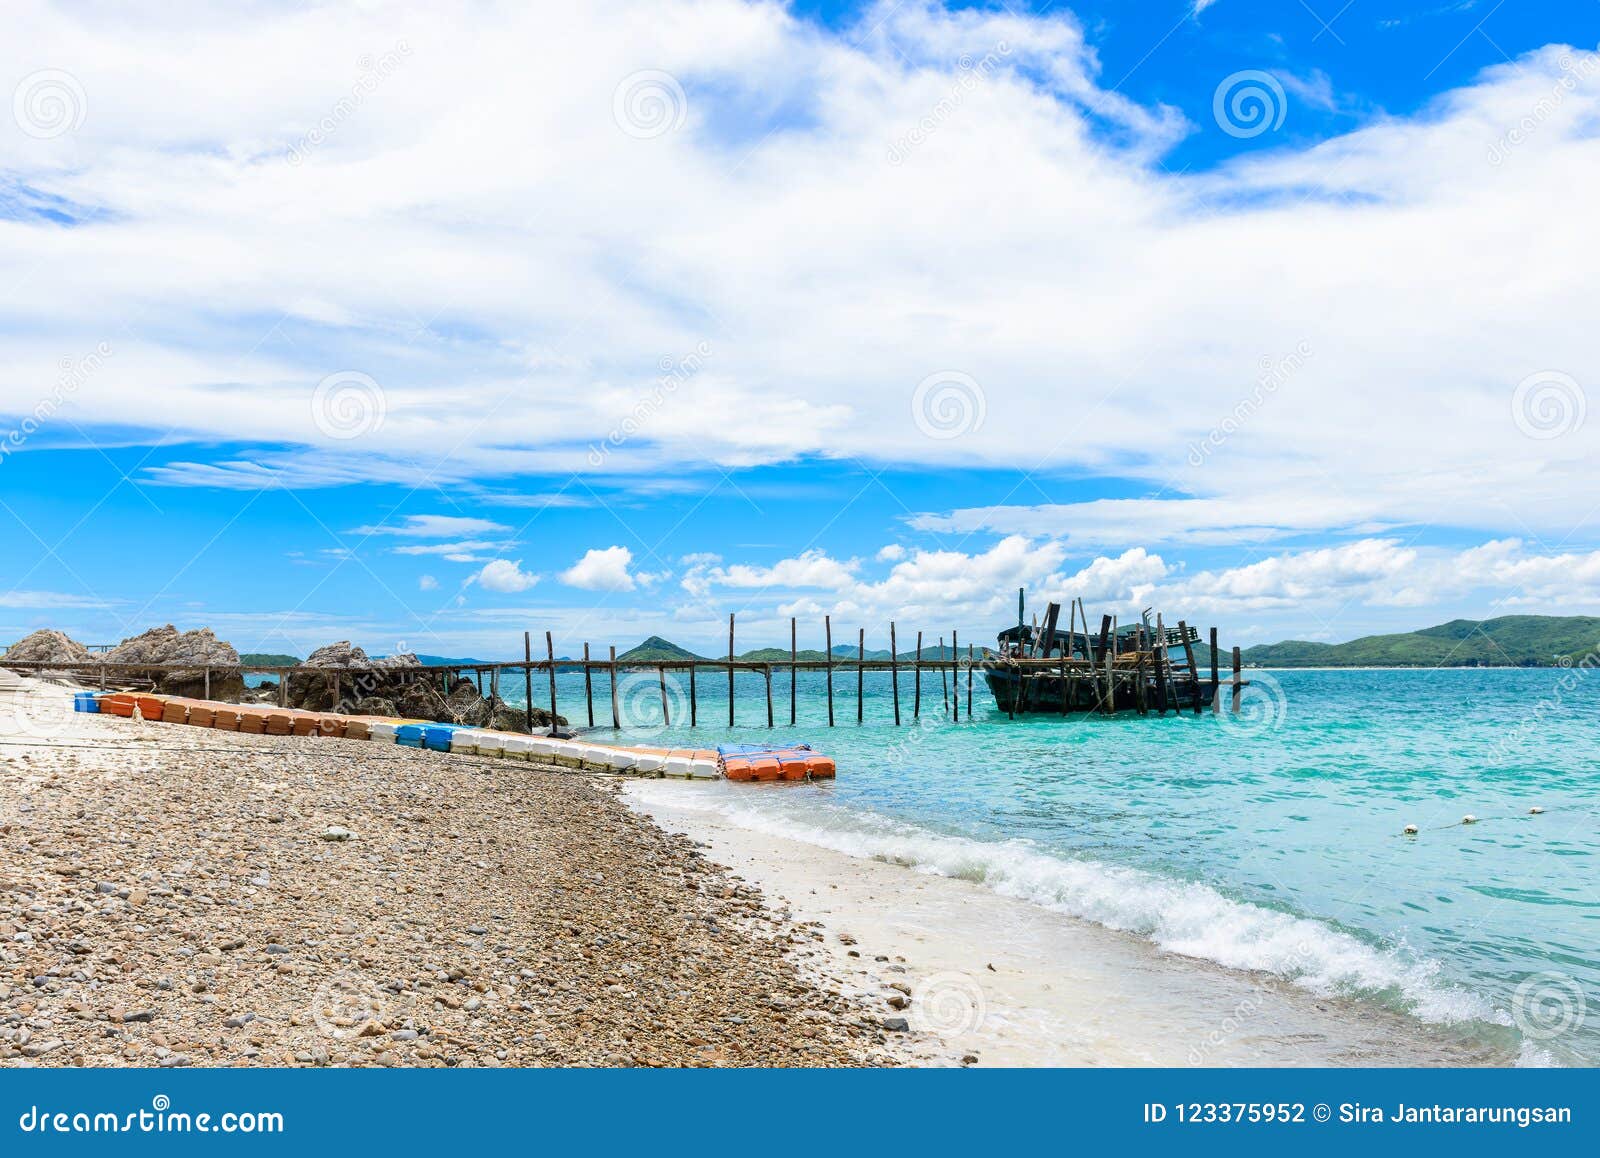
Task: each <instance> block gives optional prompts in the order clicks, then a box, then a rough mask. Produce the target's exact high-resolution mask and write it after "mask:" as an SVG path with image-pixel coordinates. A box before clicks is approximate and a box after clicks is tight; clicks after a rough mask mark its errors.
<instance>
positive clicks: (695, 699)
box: [689, 663, 700, 728]
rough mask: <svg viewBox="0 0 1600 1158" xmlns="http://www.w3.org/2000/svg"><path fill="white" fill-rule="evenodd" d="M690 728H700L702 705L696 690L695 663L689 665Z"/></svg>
mask: <svg viewBox="0 0 1600 1158" xmlns="http://www.w3.org/2000/svg"><path fill="white" fill-rule="evenodd" d="M689 726H690V727H691V728H698V727H699V726H700V703H699V696H697V695H696V694H695V690H694V664H693V663H691V664H689Z"/></svg>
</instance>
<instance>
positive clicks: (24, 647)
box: [4, 627, 89, 663]
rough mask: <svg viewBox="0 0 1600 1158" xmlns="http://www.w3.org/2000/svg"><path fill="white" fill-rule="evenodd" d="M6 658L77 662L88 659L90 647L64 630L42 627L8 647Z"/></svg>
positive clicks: (31, 661)
mask: <svg viewBox="0 0 1600 1158" xmlns="http://www.w3.org/2000/svg"><path fill="white" fill-rule="evenodd" d="M4 658H5V659H9V660H12V661H14V662H17V663H76V662H78V661H79V660H88V658H89V649H88V648H86V647H84V646H83V644H81V643H79V642H78V641H77V640H75V639H73V638H71V637H70V636H68V635H67V634H66V633H64V632H60V631H52V630H51V629H50V628H48V627H41V628H40V629H39V630H38V631H36V632H34V633H33V634H32V635H25V636H23V637H22V638H21V639H19V640H17V642H16V643H13V644H12V645H11V646H10V647H9V648H7V649H6V653H5V657H4Z"/></svg>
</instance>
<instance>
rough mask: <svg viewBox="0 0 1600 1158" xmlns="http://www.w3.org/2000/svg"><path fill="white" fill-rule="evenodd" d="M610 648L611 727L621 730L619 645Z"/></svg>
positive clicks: (530, 697)
mask: <svg viewBox="0 0 1600 1158" xmlns="http://www.w3.org/2000/svg"><path fill="white" fill-rule="evenodd" d="M609 646H610V648H611V726H612V727H613V728H620V727H622V715H621V713H619V712H618V711H617V645H616V644H614V643H613V644H611V645H609ZM528 699H529V700H530V701H531V700H532V699H533V697H532V696H531V695H530V696H529V697H528Z"/></svg>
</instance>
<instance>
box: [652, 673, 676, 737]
mask: <svg viewBox="0 0 1600 1158" xmlns="http://www.w3.org/2000/svg"><path fill="white" fill-rule="evenodd" d="M656 679H657V680H658V681H659V682H660V684H661V726H662V727H663V728H670V727H672V716H671V714H670V713H669V712H668V710H667V669H666V668H664V667H660V666H659V665H658V666H657V667H656Z"/></svg>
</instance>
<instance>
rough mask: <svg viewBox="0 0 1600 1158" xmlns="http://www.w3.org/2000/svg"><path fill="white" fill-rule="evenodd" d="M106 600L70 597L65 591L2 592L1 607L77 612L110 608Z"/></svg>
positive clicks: (79, 596)
mask: <svg viewBox="0 0 1600 1158" xmlns="http://www.w3.org/2000/svg"><path fill="white" fill-rule="evenodd" d="M110 606H111V604H109V603H107V602H106V601H105V600H103V599H100V598H98V597H96V596H92V595H69V594H67V593H66V592H63V591H0V607H16V608H32V609H37V610H41V611H43V610H48V609H51V608H72V609H75V610H85V609H96V608H106V607H110Z"/></svg>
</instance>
